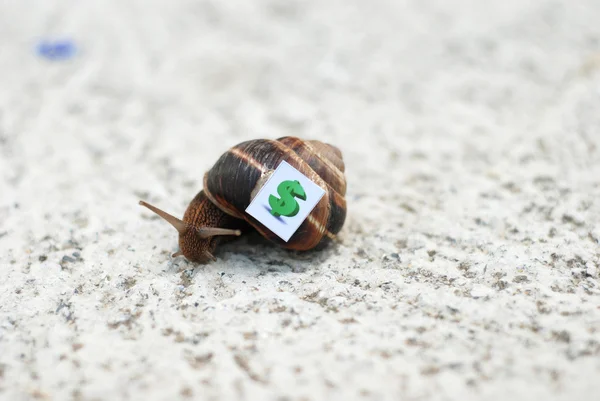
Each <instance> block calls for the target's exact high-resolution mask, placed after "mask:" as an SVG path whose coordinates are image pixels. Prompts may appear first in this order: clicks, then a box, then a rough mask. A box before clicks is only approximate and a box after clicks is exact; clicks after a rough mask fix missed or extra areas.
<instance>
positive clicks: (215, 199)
mask: <svg viewBox="0 0 600 401" xmlns="http://www.w3.org/2000/svg"><path fill="white" fill-rule="evenodd" d="M282 161H285V162H287V163H289V164H290V165H291V166H292V167H294V168H295V169H297V170H298V171H300V172H301V173H302V174H304V175H305V176H306V177H308V178H309V179H310V180H311V181H313V182H314V183H315V184H317V185H318V186H319V187H321V188H323V189H324V190H325V195H324V196H323V197H322V198H321V200H320V201H319V202H318V203H317V205H316V206H315V208H314V209H313V210H312V211H311V212H310V214H309V215H308V217H307V218H306V219H305V220H304V221H303V222H302V224H301V225H300V227H299V228H298V230H297V231H296V232H295V233H294V234H293V235H292V236H291V238H290V239H289V240H288V241H287V242H286V241H284V240H282V239H281V238H279V237H278V236H277V235H275V234H274V233H273V232H271V231H270V230H269V229H268V228H267V227H265V226H264V225H263V224H262V223H260V222H259V221H258V220H256V219H255V218H254V217H252V216H251V215H249V214H248V213H246V211H245V210H246V208H247V207H248V205H249V204H250V202H251V201H252V200H253V198H254V196H256V194H257V193H258V191H259V190H260V189H261V188H262V186H263V185H264V184H265V183H266V182H267V180H268V179H269V177H270V176H271V174H272V173H273V172H274V171H275V169H276V168H277V167H278V166H279V164H280V163H281V162H282ZM344 169H345V168H344V162H343V159H342V154H341V152H340V150H339V149H338V148H336V147H335V146H333V145H329V144H326V143H323V142H320V141H305V140H302V139H300V138H296V137H283V138H279V139H277V140H269V139H256V140H251V141H246V142H242V143H240V144H238V145H236V146H234V147H232V148H231V149H229V150H228V151H227V152H225V153H224V154H223V155H222V156H221V157H220V158H219V159H218V160H217V162H216V163H215V164H214V165H213V167H212V168H211V169H210V170H209V171H208V172H207V173H206V174H205V175H204V180H203V181H204V189H203V190H202V191H200V192H199V193H198V194H197V195H196V197H195V198H194V199H193V200H192V202H191V203H190V204H189V206H188V208H187V210H186V212H185V214H184V217H183V221H182V220H179V219H177V218H175V217H173V216H171V215H169V214H168V213H165V212H163V211H162V210H160V209H157V208H156V207H154V206H152V205H149V204H147V203H146V202H143V201H141V202H140V204H141V205H143V206H146V207H148V208H149V209H150V210H152V211H154V212H155V213H157V214H159V215H160V216H161V217H163V218H164V219H165V220H167V221H168V222H169V223H171V224H172V225H173V226H174V227H175V228H176V229H177V231H179V246H180V249H181V250H180V251H179V252H177V253H176V254H174V256H179V255H184V256H185V257H186V258H187V259H188V260H190V261H192V262H206V261H207V260H211V259H212V260H214V256H213V252H214V249H215V248H216V246H217V244H218V243H219V242H220V241H221V239H222V236H224V235H225V236H227V235H234V236H236V235H241V232H242V231H243V230H245V229H247V227H248V225H250V226H252V227H253V228H255V229H256V230H257V231H258V232H259V233H260V234H261V235H262V236H263V237H265V238H267V239H268V240H270V241H272V242H273V243H275V244H277V245H279V246H281V247H284V248H287V249H294V250H300V251H305V250H310V249H318V248H321V247H324V246H325V245H326V244H327V243H328V242H330V241H331V240H332V239H334V238H335V236H336V234H337V233H338V232H339V231H340V230H341V228H342V226H343V225H344V221H345V219H346V200H345V198H344V196H345V194H346V178H345V176H344Z"/></svg>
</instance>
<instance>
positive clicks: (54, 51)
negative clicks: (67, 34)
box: [37, 40, 76, 60]
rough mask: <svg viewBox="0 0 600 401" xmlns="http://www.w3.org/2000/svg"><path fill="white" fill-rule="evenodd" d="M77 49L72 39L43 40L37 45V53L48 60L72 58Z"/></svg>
mask: <svg viewBox="0 0 600 401" xmlns="http://www.w3.org/2000/svg"><path fill="white" fill-rule="evenodd" d="M75 50H76V49H75V44H74V43H73V42H72V41H70V40H56V41H49V40H43V41H41V42H40V43H39V44H38V45H37V53H38V54H39V55H40V56H42V57H44V58H46V59H48V60H67V59H70V58H71V57H73V56H74V55H75Z"/></svg>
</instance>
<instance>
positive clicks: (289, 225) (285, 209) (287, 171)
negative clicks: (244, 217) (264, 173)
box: [246, 161, 325, 242]
mask: <svg viewBox="0 0 600 401" xmlns="http://www.w3.org/2000/svg"><path fill="white" fill-rule="evenodd" d="M323 195H325V190H323V188H321V187H320V186H318V185H317V184H315V183H314V182H312V181H311V180H309V179H308V177H306V176H305V175H304V174H302V173H301V172H299V171H298V170H296V169H295V168H294V167H292V166H290V165H289V164H288V163H286V162H284V161H283V162H281V164H280V165H279V166H278V167H277V169H276V170H275V172H274V173H273V175H271V177H270V178H269V179H268V180H267V182H266V183H265V185H264V186H263V187H262V188H261V189H260V190H259V191H258V194H257V195H256V197H255V198H254V199H253V200H252V202H251V203H250V205H248V207H247V208H246V212H247V213H248V214H249V215H250V216H252V217H254V218H255V219H256V220H258V221H260V222H261V223H262V224H263V225H264V226H265V227H267V228H268V229H269V230H271V231H273V233H275V234H276V235H277V236H279V237H280V238H281V239H283V240H284V241H285V242H287V241H288V240H289V239H290V237H291V236H292V235H293V234H294V233H295V232H296V230H298V227H300V224H302V222H303V221H304V220H305V219H306V217H307V216H308V215H309V214H310V212H311V211H312V210H313V209H314V208H315V206H317V203H319V201H320V200H321V198H322V197H323Z"/></svg>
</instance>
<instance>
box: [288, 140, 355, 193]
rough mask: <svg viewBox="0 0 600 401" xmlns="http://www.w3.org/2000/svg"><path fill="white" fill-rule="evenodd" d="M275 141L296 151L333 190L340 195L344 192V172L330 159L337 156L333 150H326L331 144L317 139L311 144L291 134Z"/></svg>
mask: <svg viewBox="0 0 600 401" xmlns="http://www.w3.org/2000/svg"><path fill="white" fill-rule="evenodd" d="M277 141H278V142H281V143H283V144H284V145H286V146H287V147H289V148H290V149H292V150H293V151H294V152H296V153H297V154H298V156H300V158H301V159H302V160H304V161H305V162H306V163H308V165H309V166H310V168H312V169H313V170H314V171H315V172H316V173H317V174H318V175H319V177H321V178H322V179H323V180H324V181H325V182H326V183H328V184H329V186H330V187H331V188H332V189H333V190H335V191H336V192H338V193H339V194H340V195H342V196H344V195H345V194H346V179H345V178H344V174H343V173H342V172H341V171H340V169H339V168H338V167H337V166H336V165H335V164H334V163H333V162H332V161H331V159H330V157H335V158H337V156H335V154H334V152H333V151H329V150H328V148H330V147H331V145H328V144H326V143H323V142H319V141H313V143H312V144H311V143H309V142H308V141H304V140H302V139H300V138H295V137H291V136H288V137H283V138H279V139H277ZM342 167H343V163H342Z"/></svg>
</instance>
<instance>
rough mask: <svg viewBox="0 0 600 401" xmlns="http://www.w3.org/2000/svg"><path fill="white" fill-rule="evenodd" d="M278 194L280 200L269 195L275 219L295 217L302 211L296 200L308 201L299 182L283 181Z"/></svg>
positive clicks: (278, 188) (278, 187)
mask: <svg viewBox="0 0 600 401" xmlns="http://www.w3.org/2000/svg"><path fill="white" fill-rule="evenodd" d="M277 193H278V194H279V198H278V197H276V196H275V195H269V205H270V206H271V214H272V215H273V216H275V217H277V216H285V217H294V216H295V215H297V214H298V211H300V205H299V204H298V202H297V201H296V199H294V198H300V199H302V200H306V193H305V192H304V188H302V185H300V183H299V182H298V181H291V180H288V181H283V182H282V183H281V184H279V186H277Z"/></svg>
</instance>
